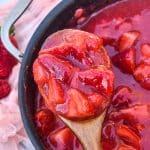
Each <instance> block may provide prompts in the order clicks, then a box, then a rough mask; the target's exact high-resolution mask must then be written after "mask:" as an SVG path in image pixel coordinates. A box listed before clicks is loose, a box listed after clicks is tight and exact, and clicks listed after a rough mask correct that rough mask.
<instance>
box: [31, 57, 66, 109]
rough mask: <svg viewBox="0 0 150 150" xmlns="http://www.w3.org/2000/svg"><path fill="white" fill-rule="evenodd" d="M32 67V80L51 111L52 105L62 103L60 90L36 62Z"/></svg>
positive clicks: (55, 82) (56, 83)
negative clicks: (36, 84)
mask: <svg viewBox="0 0 150 150" xmlns="http://www.w3.org/2000/svg"><path fill="white" fill-rule="evenodd" d="M33 66H34V67H33V73H34V80H35V81H36V82H37V83H38V88H39V90H40V93H41V95H42V96H43V97H44V99H45V102H46V105H47V106H48V107H49V108H51V110H53V109H52V106H53V105H54V104H58V103H63V102H64V98H63V91H62V88H61V87H60V85H59V84H58V82H57V81H56V80H55V79H54V78H52V77H51V75H50V74H49V73H48V72H47V70H46V69H45V68H43V67H42V65H41V64H40V63H39V62H38V60H36V61H35V62H34V65H33Z"/></svg>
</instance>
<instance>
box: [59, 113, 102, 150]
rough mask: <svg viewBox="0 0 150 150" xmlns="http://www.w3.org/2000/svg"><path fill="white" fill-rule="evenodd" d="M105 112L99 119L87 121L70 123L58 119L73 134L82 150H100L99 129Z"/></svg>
mask: <svg viewBox="0 0 150 150" xmlns="http://www.w3.org/2000/svg"><path fill="white" fill-rule="evenodd" d="M104 116H105V112H103V113H102V114H101V115H100V116H99V117H97V118H95V119H91V120H87V121H70V120H68V119H66V118H63V117H60V118H61V119H62V120H63V121H64V122H65V123H66V125H68V127H69V128H71V130H72V131H73V132H74V133H75V135H76V136H77V137H78V139H79V140H80V142H81V144H82V145H83V148H84V150H101V145H100V141H101V128H102V123H103V120H104Z"/></svg>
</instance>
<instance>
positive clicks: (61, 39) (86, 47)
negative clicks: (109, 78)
mask: <svg viewBox="0 0 150 150" xmlns="http://www.w3.org/2000/svg"><path fill="white" fill-rule="evenodd" d="M79 39H80V40H79ZM68 51H69V52H68ZM71 51H72V52H71ZM44 53H45V54H48V53H51V54H53V55H57V56H59V57H60V56H61V58H62V57H63V59H64V58H65V59H67V60H69V61H71V62H72V63H73V64H74V65H75V66H79V67H81V68H83V69H85V68H87V67H88V68H89V66H93V65H94V64H93V62H94V63H95V59H97V61H96V64H95V65H105V66H107V67H108V68H110V67H111V63H110V58H109V56H108V54H107V52H106V50H105V49H104V48H103V39H102V38H100V37H98V36H96V35H94V34H91V33H88V32H85V31H80V30H73V29H65V30H62V31H58V32H56V33H54V34H52V35H51V36H49V37H48V38H47V40H46V41H45V43H44V46H43V50H41V51H40V54H44ZM66 56H67V57H66Z"/></svg>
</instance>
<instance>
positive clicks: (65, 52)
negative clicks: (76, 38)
mask: <svg viewBox="0 0 150 150" xmlns="http://www.w3.org/2000/svg"><path fill="white" fill-rule="evenodd" d="M42 54H52V55H54V56H56V57H58V58H60V59H63V60H66V61H70V62H71V63H72V64H73V65H74V66H77V67H80V68H83V69H85V68H89V67H90V66H92V65H93V60H92V59H91V58H90V57H88V55H87V54H86V53H85V52H83V51H80V49H76V48H74V47H73V46H70V45H62V46H59V47H54V48H50V49H46V50H42V51H41V52H40V55H42Z"/></svg>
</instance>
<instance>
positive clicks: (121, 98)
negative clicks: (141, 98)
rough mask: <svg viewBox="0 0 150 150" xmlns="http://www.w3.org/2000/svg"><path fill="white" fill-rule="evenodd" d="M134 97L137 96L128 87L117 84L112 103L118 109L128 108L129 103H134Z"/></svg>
mask: <svg viewBox="0 0 150 150" xmlns="http://www.w3.org/2000/svg"><path fill="white" fill-rule="evenodd" d="M135 99H137V97H136V96H135V93H133V91H132V90H131V89H130V88H129V87H127V86H119V87H117V89H116V90H115V93H114V95H113V98H112V105H113V107H114V108H117V109H118V110H119V109H123V108H128V107H129V106H130V104H132V103H134V101H135Z"/></svg>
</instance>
